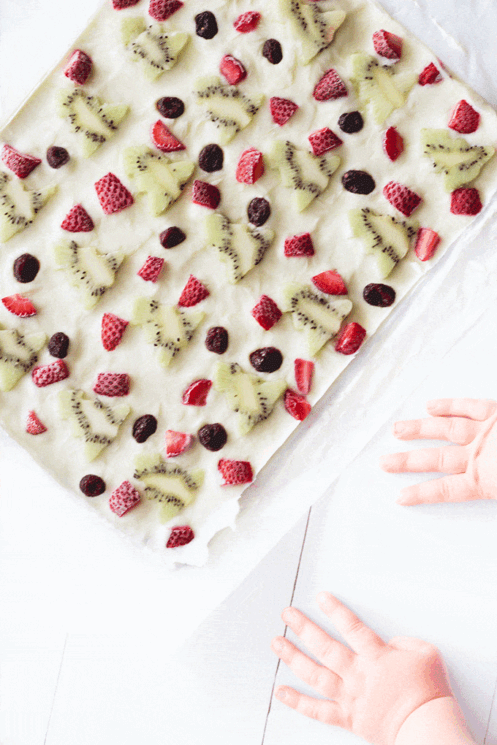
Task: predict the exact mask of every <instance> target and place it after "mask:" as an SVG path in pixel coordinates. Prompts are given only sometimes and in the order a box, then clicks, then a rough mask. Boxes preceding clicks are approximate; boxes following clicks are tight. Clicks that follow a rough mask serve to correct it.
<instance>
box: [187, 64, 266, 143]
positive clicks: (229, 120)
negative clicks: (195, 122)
mask: <svg viewBox="0 0 497 745" xmlns="http://www.w3.org/2000/svg"><path fill="white" fill-rule="evenodd" d="M195 94H196V97H197V103H198V104H199V106H201V107H202V108H203V109H204V111H205V115H206V117H207V119H208V120H209V121H211V122H213V124H215V125H216V127H217V128H218V129H219V140H220V144H221V145H226V144H228V142H231V140H232V139H233V137H235V136H236V135H237V134H238V132H240V131H241V130H242V129H245V127H248V125H249V124H250V122H251V121H252V119H253V118H254V116H255V115H256V114H257V112H258V111H259V109H260V107H261V106H262V102H263V101H264V96H263V95H253V94H252V95H251V96H250V97H249V96H247V95H246V94H245V93H242V91H241V90H240V88H239V87H237V86H236V85H223V83H222V82H221V80H220V79H219V78H217V77H208V78H199V80H197V82H196V84H195Z"/></svg>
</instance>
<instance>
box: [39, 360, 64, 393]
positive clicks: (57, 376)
mask: <svg viewBox="0 0 497 745" xmlns="http://www.w3.org/2000/svg"><path fill="white" fill-rule="evenodd" d="M31 377H32V378H33V383H34V384H35V385H37V386H38V388H45V386H47V385H52V383H58V382H59V381H61V380H65V379H66V378H68V377H69V368H68V367H67V365H66V363H65V362H64V360H56V361H55V362H50V363H49V364H48V365H39V366H38V367H35V368H34V370H33V372H32V373H31Z"/></svg>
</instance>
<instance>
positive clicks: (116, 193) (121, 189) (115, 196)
mask: <svg viewBox="0 0 497 745" xmlns="http://www.w3.org/2000/svg"><path fill="white" fill-rule="evenodd" d="M95 189H96V192H97V196H98V199H99V201H100V204H101V206H102V209H103V211H104V212H105V214H106V215H111V214H112V213H113V212H120V211H121V210H124V209H126V207H130V206H131V205H132V204H133V202H134V199H133V195H132V194H131V193H130V192H129V191H128V190H127V189H126V187H125V186H124V184H122V183H121V181H119V179H118V178H117V176H115V175H114V174H113V173H108V174H107V175H106V176H103V177H102V178H101V179H100V180H99V181H97V183H96V184H95Z"/></svg>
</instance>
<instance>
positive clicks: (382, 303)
mask: <svg viewBox="0 0 497 745" xmlns="http://www.w3.org/2000/svg"><path fill="white" fill-rule="evenodd" d="M362 296H363V298H364V300H365V301H366V302H367V303H369V305H375V306H376V307H377V308H388V307H389V306H390V305H393V303H394V302H395V290H394V289H393V287H390V285H383V284H381V283H377V282H372V283H371V284H369V285H366V287H365V288H364V290H363V293H362Z"/></svg>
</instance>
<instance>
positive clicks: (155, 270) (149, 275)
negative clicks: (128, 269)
mask: <svg viewBox="0 0 497 745" xmlns="http://www.w3.org/2000/svg"><path fill="white" fill-rule="evenodd" d="M163 266H164V259H161V258H159V257H158V256H147V259H146V261H145V263H144V265H143V266H142V268H141V269H139V270H138V272H137V274H138V276H139V277H141V278H142V279H144V280H145V282H157V280H158V279H159V274H160V273H161V271H162V267H163Z"/></svg>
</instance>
